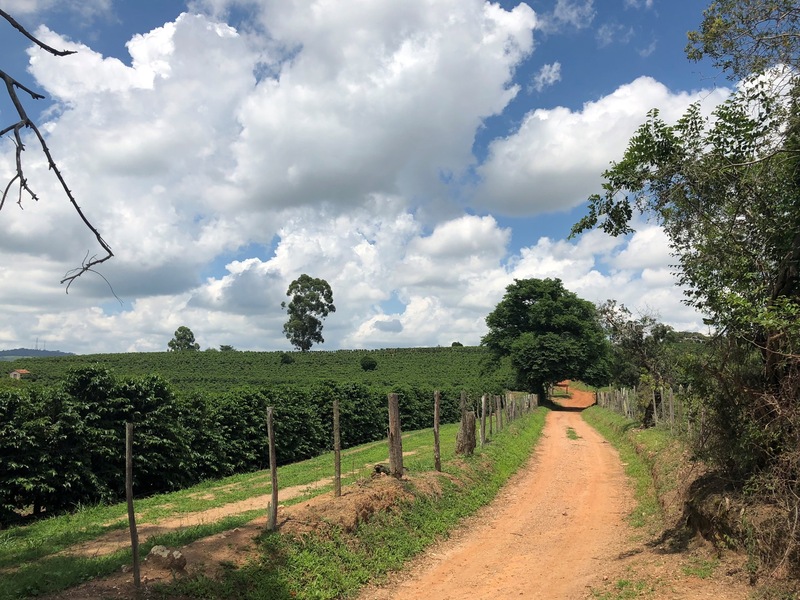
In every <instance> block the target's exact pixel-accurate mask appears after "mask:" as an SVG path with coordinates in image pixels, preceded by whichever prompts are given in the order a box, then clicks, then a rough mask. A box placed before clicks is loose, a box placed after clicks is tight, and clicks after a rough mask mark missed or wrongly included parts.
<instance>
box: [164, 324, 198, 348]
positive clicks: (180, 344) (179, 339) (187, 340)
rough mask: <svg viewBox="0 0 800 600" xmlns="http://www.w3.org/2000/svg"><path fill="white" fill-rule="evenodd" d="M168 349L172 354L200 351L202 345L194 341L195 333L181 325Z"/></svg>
mask: <svg viewBox="0 0 800 600" xmlns="http://www.w3.org/2000/svg"><path fill="white" fill-rule="evenodd" d="M167 347H168V348H169V351H170V352H184V351H192V352H194V351H197V350H200V344H198V343H197V342H195V341H194V333H192V330H191V329H189V328H188V327H186V326H185V325H181V326H180V327H178V328H177V329H176V330H175V337H174V338H172V339H171V340H170V341H169V342H168V343H167Z"/></svg>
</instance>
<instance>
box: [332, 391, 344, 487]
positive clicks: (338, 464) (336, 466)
mask: <svg viewBox="0 0 800 600" xmlns="http://www.w3.org/2000/svg"><path fill="white" fill-rule="evenodd" d="M333 495H334V496H335V497H336V498H339V497H340V496H341V495H342V436H341V430H340V429H339V398H338V397H336V398H334V399H333Z"/></svg>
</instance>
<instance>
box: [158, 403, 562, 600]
mask: <svg viewBox="0 0 800 600" xmlns="http://www.w3.org/2000/svg"><path fill="white" fill-rule="evenodd" d="M546 414H547V410H546V409H538V410H536V411H534V412H533V413H532V414H531V415H528V416H524V417H522V418H520V419H518V420H516V421H514V422H512V423H511V424H510V426H508V427H507V428H506V429H505V430H504V431H503V432H502V434H500V435H496V436H495V438H494V440H492V443H491V444H488V445H487V446H486V447H484V448H483V449H480V448H479V449H477V450H476V453H475V455H474V456H472V457H468V458H457V459H456V458H452V457H451V459H450V460H448V461H446V462H445V463H444V471H445V472H446V473H447V474H448V475H449V476H450V478H449V479H448V478H442V479H441V481H442V488H441V491H440V493H438V494H433V495H430V494H426V493H422V492H420V491H419V490H415V489H414V486H413V483H411V482H407V483H405V484H404V485H407V486H408V489H409V491H410V492H411V493H412V494H414V496H415V498H414V500H413V501H407V502H403V503H402V504H401V505H400V506H397V507H396V509H395V510H390V511H385V512H381V513H377V514H375V515H374V516H373V517H372V518H371V519H370V520H368V521H366V522H364V523H361V524H360V525H359V526H358V527H356V528H355V530H354V531H352V532H349V533H348V532H345V531H343V530H342V529H341V528H336V527H331V528H326V529H323V530H321V531H318V532H315V533H313V534H306V535H303V536H299V537H295V536H284V535H280V534H270V533H265V534H263V535H262V536H261V538H260V539H259V556H258V557H256V558H255V559H254V560H252V561H251V562H250V563H248V564H246V565H245V566H243V567H241V568H238V569H231V570H230V571H229V572H227V573H226V574H225V575H223V576H222V578H220V579H218V580H214V579H210V578H207V577H203V576H200V577H196V578H193V579H188V580H183V581H179V582H177V583H176V584H173V585H170V586H166V587H163V588H161V589H160V590H158V593H159V594H160V595H161V596H162V597H163V598H187V597H198V598H234V597H235V598H243V599H256V598H261V599H263V598H270V599H274V600H283V599H287V600H288V599H290V598H296V599H301V600H302V599H312V598H313V599H317V600H323V599H333V598H348V597H353V596H354V595H355V594H357V593H358V590H359V589H360V588H361V586H363V585H364V584H365V583H367V582H369V581H376V580H378V581H380V579H381V578H382V577H385V576H386V574H387V573H389V572H390V571H392V570H396V569H399V568H400V567H401V566H402V565H403V563H404V562H406V561H407V560H409V559H410V558H412V557H414V556H416V555H417V554H419V553H420V552H421V551H422V550H423V549H425V548H426V547H427V546H429V545H430V544H432V543H433V542H435V541H436V540H438V539H442V538H444V537H446V536H447V534H448V532H449V531H450V530H451V529H453V528H454V527H456V526H457V524H458V523H459V521H460V520H461V519H462V518H464V517H466V516H468V515H470V514H473V513H474V512H475V511H476V510H478V508H480V507H481V506H484V505H485V504H487V503H488V502H490V501H491V500H492V499H493V498H494V497H495V495H496V494H497V492H498V491H499V489H500V488H501V486H502V485H503V484H504V483H505V482H506V481H508V479H509V478H510V477H511V475H512V474H513V473H515V472H516V471H517V470H518V469H519V468H520V467H521V466H522V465H523V464H524V463H525V462H526V461H527V460H528V458H529V457H530V454H531V450H532V449H533V447H534V445H535V444H536V442H537V440H538V438H539V435H540V433H541V430H542V428H543V426H544V420H545V416H546Z"/></svg>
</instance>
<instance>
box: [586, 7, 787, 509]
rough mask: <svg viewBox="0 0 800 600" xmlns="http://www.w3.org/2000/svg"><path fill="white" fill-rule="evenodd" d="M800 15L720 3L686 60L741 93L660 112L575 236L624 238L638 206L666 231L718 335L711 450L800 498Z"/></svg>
mask: <svg viewBox="0 0 800 600" xmlns="http://www.w3.org/2000/svg"><path fill="white" fill-rule="evenodd" d="M798 24H800V7H798V6H797V2H796V0H718V1H716V2H713V3H712V4H711V6H710V8H709V9H708V10H707V11H706V12H705V14H704V19H703V22H702V24H701V27H700V29H699V30H698V31H696V32H692V33H691V34H690V36H689V41H690V44H689V48H688V52H689V57H690V58H692V59H698V58H701V57H703V56H709V57H711V58H712V59H713V60H714V61H715V64H716V65H718V66H719V67H721V68H723V69H724V70H726V71H727V72H728V75H729V76H730V77H731V78H732V79H738V80H739V85H738V86H737V88H736V91H735V92H734V93H733V94H732V95H731V97H730V98H729V99H728V100H727V101H726V102H724V103H723V104H721V105H719V106H718V107H717V108H716V109H715V110H714V112H713V114H712V116H711V117H710V118H707V117H705V116H703V114H702V111H701V107H700V106H699V105H698V104H695V105H693V106H691V107H690V108H689V110H688V111H687V112H686V114H685V115H684V116H683V117H682V118H681V119H679V120H678V121H677V122H676V123H667V122H665V121H664V120H663V119H662V118H661V117H660V116H659V113H658V111H657V110H652V111H651V112H650V113H649V115H648V118H647V121H646V122H645V123H644V124H643V125H642V126H641V127H640V128H639V129H638V131H637V132H636V134H635V135H634V136H633V138H632V139H631V140H630V142H629V145H628V148H627V150H626V151H625V153H624V155H623V156H622V158H621V159H620V160H619V161H618V162H615V163H612V165H611V168H610V169H608V170H607V171H606V172H605V173H604V179H605V181H604V183H603V186H602V188H603V189H602V193H600V194H596V195H594V196H592V197H591V198H590V199H589V207H588V214H587V215H586V216H585V217H584V218H583V219H581V221H579V222H578V223H577V224H576V225H575V226H574V227H573V235H575V234H577V233H580V232H582V231H584V230H586V229H590V228H593V227H599V228H602V229H603V230H605V231H606V232H608V233H610V234H612V235H620V234H625V233H629V232H630V231H632V228H631V225H630V221H631V219H632V217H633V214H634V213H635V212H639V213H641V214H644V215H646V216H648V217H652V218H655V220H656V221H657V222H658V223H660V224H661V225H662V226H663V228H664V231H665V232H666V234H667V236H668V238H669V242H670V246H671V250H672V253H673V255H674V256H675V258H676V259H677V261H676V262H677V264H676V270H677V275H678V278H679V281H680V283H682V284H683V285H684V286H685V287H686V289H687V292H686V293H687V298H686V301H687V303H688V304H690V305H691V306H694V307H696V308H697V309H699V310H700V311H701V312H702V313H704V314H705V316H706V320H707V323H708V324H709V325H711V326H712V329H713V331H714V332H715V334H716V338H715V341H714V343H715V344H716V346H715V352H714V353H713V354H710V355H709V356H708V357H707V358H706V359H704V360H705V364H704V365H703V377H702V378H699V379H698V383H700V384H702V385H704V386H705V389H704V390H703V399H704V402H706V404H707V407H708V408H710V409H711V410H710V411H709V412H708V413H707V414H709V415H711V416H712V417H713V418H714V419H715V421H714V426H715V431H716V433H717V438H716V440H715V442H714V443H713V444H709V445H710V446H711V447H713V448H714V451H715V452H716V453H717V458H718V459H719V464H720V465H721V466H723V467H724V468H725V469H726V470H727V471H728V473H729V475H733V476H734V477H742V478H743V479H747V478H748V477H750V476H753V475H754V474H755V473H758V472H762V473H763V472H764V471H768V470H770V469H772V470H773V473H776V474H777V476H776V477H777V478H776V479H774V480H773V481H772V482H771V483H770V486H772V488H773V489H783V490H784V492H785V494H786V495H790V496H791V495H793V497H795V498H799V497H800V495H798V488H797V481H798V475H800V469H798V465H800V456H798V453H797V448H798V447H800V446H798V442H799V441H800V439H799V438H798V431H800V412H798V410H797V399H798V397H800V70H798V67H800V32H799V31H798ZM792 481H793V482H794V484H791V485H790V484H789V483H787V482H792ZM784 485H787V486H788V487H783V486H784ZM792 486H793V487H792ZM795 510H796V506H795Z"/></svg>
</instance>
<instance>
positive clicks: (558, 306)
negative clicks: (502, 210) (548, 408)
mask: <svg viewBox="0 0 800 600" xmlns="http://www.w3.org/2000/svg"><path fill="white" fill-rule="evenodd" d="M486 324H487V325H488V327H489V333H487V334H486V335H485V336H484V337H483V339H482V340H481V344H483V345H485V346H487V347H488V348H489V349H490V350H491V351H492V352H493V354H494V355H495V357H496V358H498V359H502V358H506V357H507V358H508V359H509V360H510V361H511V364H512V366H513V367H514V369H515V371H516V374H517V385H518V386H520V387H522V388H523V389H526V390H528V391H531V392H534V393H538V394H540V395H543V394H544V393H545V390H546V388H547V387H548V386H551V385H553V384H556V383H558V382H559V381H562V380H564V379H580V380H582V381H585V382H586V383H589V384H590V385H602V384H604V383H606V381H607V378H608V364H607V360H608V351H609V345H608V342H607V340H606V339H605V336H604V334H603V330H602V328H601V327H600V323H599V322H598V318H597V311H596V309H595V306H594V305H593V304H592V303H591V302H589V301H587V300H582V299H581V298H579V297H578V296H577V295H576V294H574V293H572V292H570V291H568V290H567V289H565V288H564V286H563V285H562V283H561V280H559V279H517V280H515V281H514V283H513V284H511V285H509V286H508V287H507V288H506V294H505V296H503V299H502V300H501V301H500V303H499V304H498V305H497V307H495V309H494V310H493V311H492V312H491V313H490V314H489V315H488V316H487V317H486Z"/></svg>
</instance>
